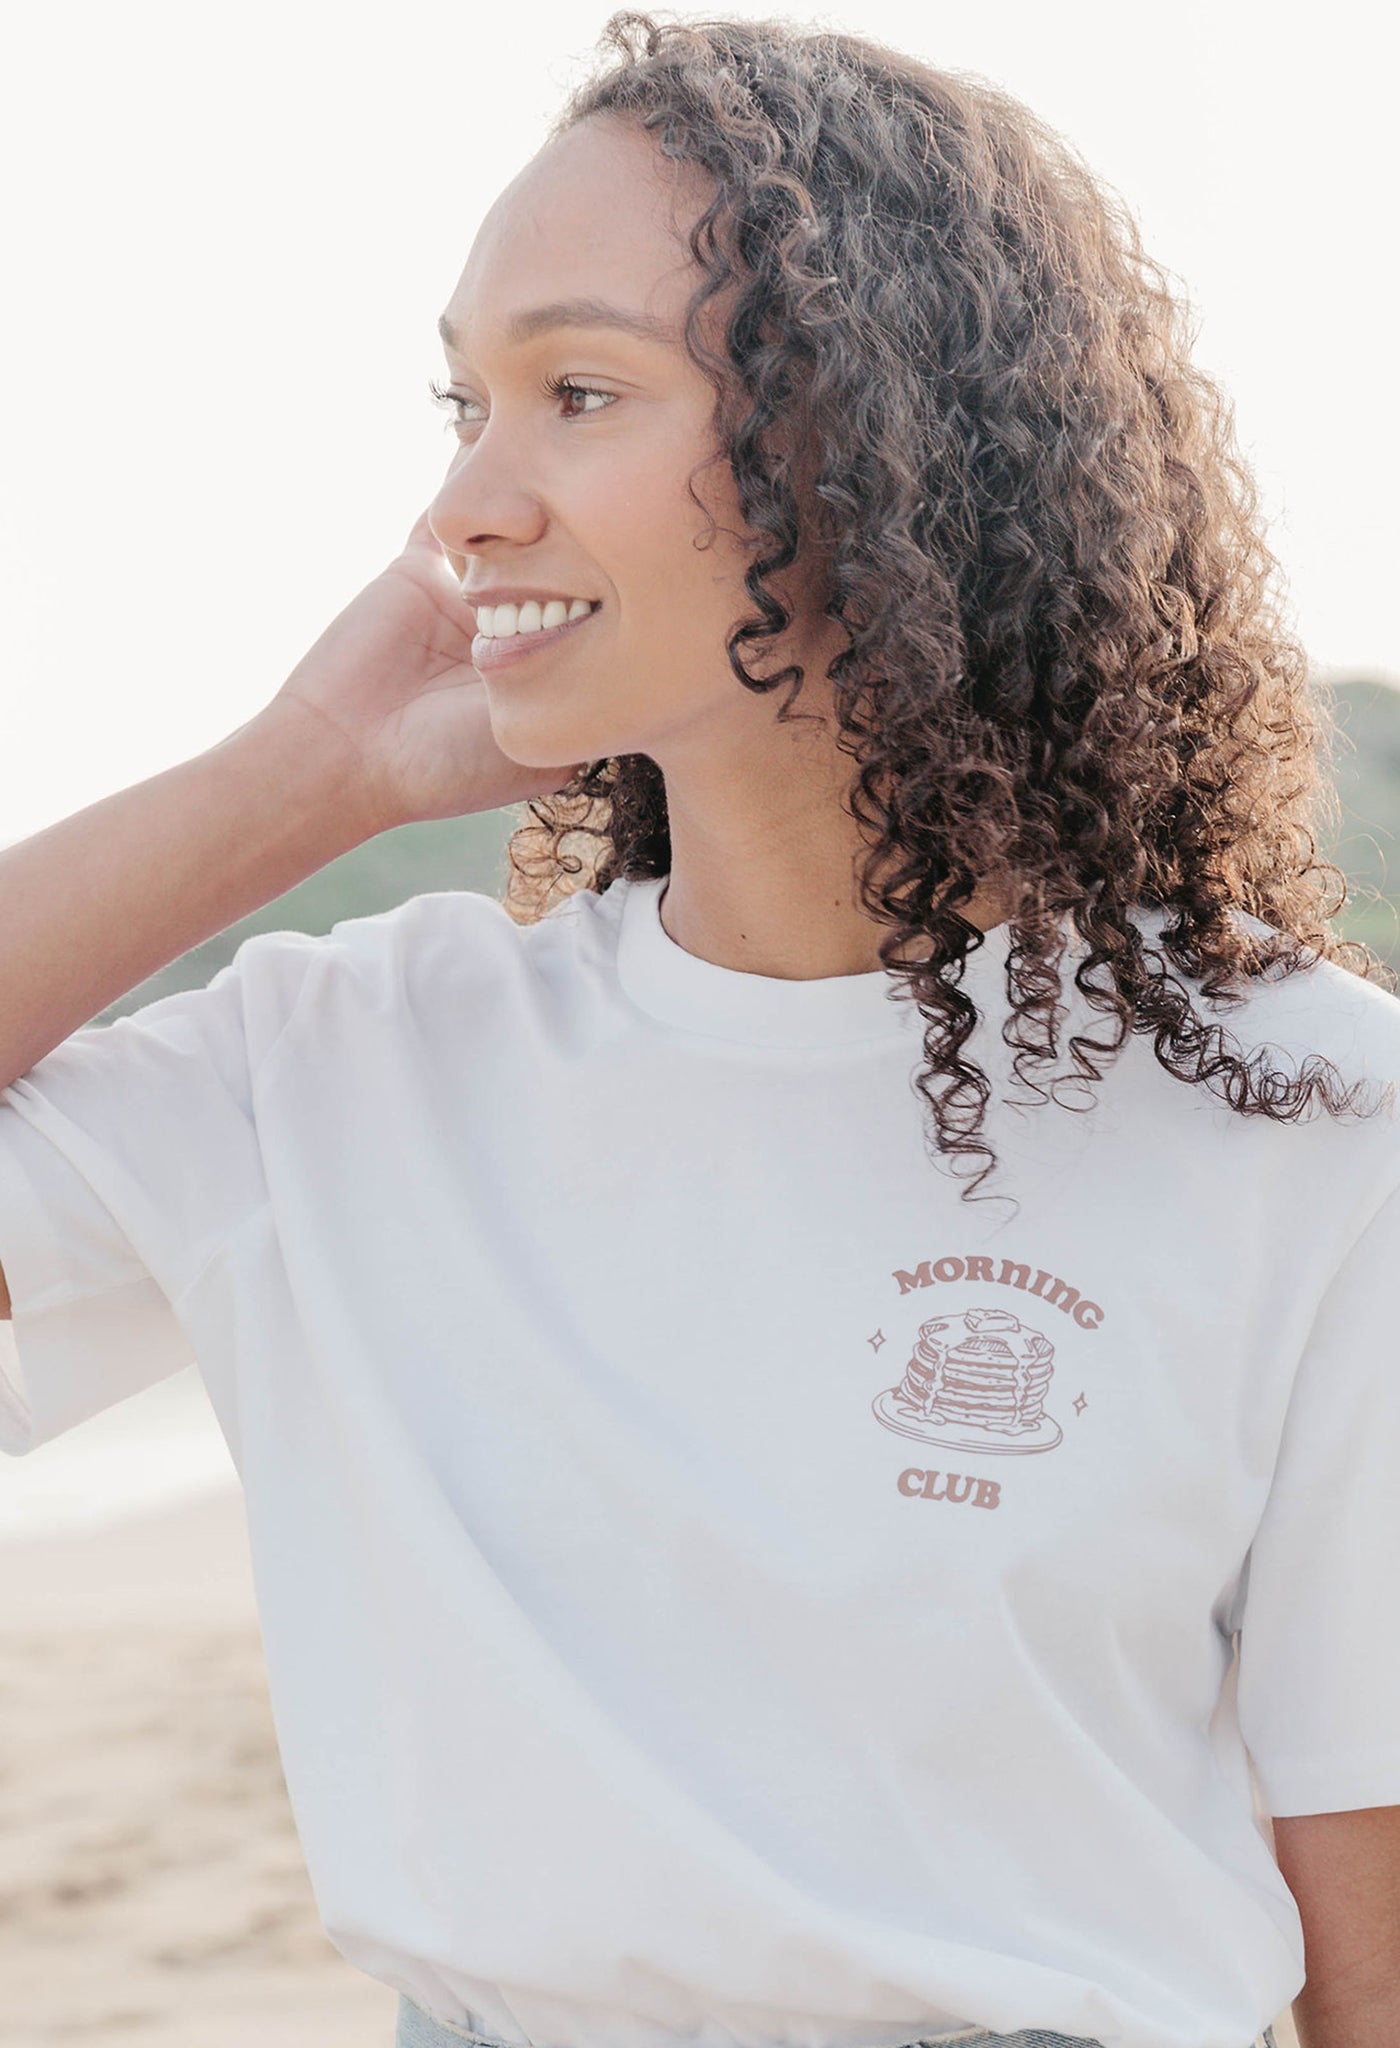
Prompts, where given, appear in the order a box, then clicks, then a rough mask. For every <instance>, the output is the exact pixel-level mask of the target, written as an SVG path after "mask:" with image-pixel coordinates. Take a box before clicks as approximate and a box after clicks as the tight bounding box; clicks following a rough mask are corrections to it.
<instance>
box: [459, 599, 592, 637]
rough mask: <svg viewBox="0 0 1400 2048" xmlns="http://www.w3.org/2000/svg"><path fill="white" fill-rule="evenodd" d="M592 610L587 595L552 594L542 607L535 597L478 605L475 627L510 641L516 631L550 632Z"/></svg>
mask: <svg viewBox="0 0 1400 2048" xmlns="http://www.w3.org/2000/svg"><path fill="white" fill-rule="evenodd" d="M592 610H593V606H592V605H591V604H590V603H589V601H588V599H587V598H586V597H573V598H562V597H551V598H548V599H547V600H546V601H545V603H544V605H543V606H541V604H540V601H539V599H538V598H535V597H532V598H528V599H527V600H526V602H525V603H524V604H521V605H515V604H482V605H478V606H477V608H476V630H477V632H478V633H480V634H481V635H482V636H483V638H485V639H487V640H510V639H513V638H514V636H515V635H516V634H517V633H539V632H546V633H547V632H549V631H550V629H551V628H552V627H554V626H563V625H567V624H568V622H569V620H570V619H582V618H586V617H587V615H588V614H589V612H591V611H592Z"/></svg>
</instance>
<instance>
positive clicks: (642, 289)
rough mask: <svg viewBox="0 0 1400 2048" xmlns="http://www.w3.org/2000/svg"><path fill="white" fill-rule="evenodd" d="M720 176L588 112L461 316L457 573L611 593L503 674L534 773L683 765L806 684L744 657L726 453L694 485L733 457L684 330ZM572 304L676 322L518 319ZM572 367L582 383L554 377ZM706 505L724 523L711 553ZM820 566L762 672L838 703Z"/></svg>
mask: <svg viewBox="0 0 1400 2048" xmlns="http://www.w3.org/2000/svg"><path fill="white" fill-rule="evenodd" d="M707 183H708V181H707V180H706V179H705V177H704V174H703V173H701V172H699V171H697V170H696V169H695V168H694V167H692V166H686V165H676V164H673V163H670V162H669V161H668V160H667V159H665V158H664V157H663V156H662V155H661V154H660V151H659V150H658V149H657V147H656V145H655V143H654V142H653V141H652V140H651V138H650V137H649V136H647V135H646V134H645V132H644V131H642V130H640V129H637V128H634V127H631V126H628V125H624V124H622V123H619V122H616V121H612V120H591V121H585V122H583V123H582V124H580V126H578V127H577V128H574V129H571V130H569V131H568V132H567V133H565V134H564V135H562V136H560V137H558V138H557V139H555V140H554V141H552V142H550V143H549V144H547V145H546V147H545V148H544V149H543V150H542V151H541V152H540V154H539V155H538V156H536V157H535V158H534V159H533V160H532V162H531V163H529V164H528V165H527V166H526V168H525V169H524V171H523V172H522V173H521V174H520V176H519V177H517V178H516V179H515V180H514V182H513V183H512V184H510V185H509V186H508V187H507V188H506V190H505V191H504V192H503V193H502V194H501V196H500V197H499V198H498V199H497V200H496V202H495V204H494V205H493V206H492V208H491V211H490V213H489V214H488V215H487V217H486V219H485V221H484V222H483V224H482V227H481V230H480V232H479V234H478V235H477V238H476V241H475V243H474V244H473V246H472V250H471V253H470V256H469V258H468V261H467V265H466V268H465V270H464V271H463V272H462V275H461V278H460V280H459V281H458V284H457V286H456V288H455V290H454V291H453V294H452V298H451V300H450V302H449V304H448V305H447V307H446V308H445V319H446V321H447V322H448V323H449V324H450V326H451V327H452V329H453V332H454V336H455V339H454V341H453V343H452V344H451V345H450V346H449V347H448V350H447V360H448V369H449V373H450V374H449V379H448V388H449V389H450V391H451V393H452V394H453V397H454V399H455V400H456V401H458V403H457V405H456V413H457V419H456V422H455V424H454V431H455V433H456V435H457V438H458V443H459V445H458V447H457V449H456V452H455V453H454V455H453V458H452V463H451V467H450V469H449V471H448V474H447V476H446V478H445V479H444V482H443V484H442V488H441V489H440V491H439V492H438V494H437V497H436V499H435V500H434V502H433V505H432V507H431V512H430V518H431V524H432V527H433V531H434V533H435V534H436V536H437V538H438V541H439V542H440V544H441V545H442V547H443V548H444V550H445V551H446V553H447V555H448V558H449V560H450V563H451V566H452V568H453V570H454V572H455V573H456V574H457V576H458V577H459V578H462V579H464V580H465V582H466V584H467V586H468V588H469V589H481V590H483V591H489V588H490V586H493V585H511V584H517V585H523V586H526V587H527V588H528V589H533V590H538V591H540V592H542V593H546V594H548V595H555V594H557V595H558V596H560V597H562V598H565V599H571V598H585V599H589V600H596V601H599V602H598V608H597V609H596V611H595V612H594V613H593V615H592V616H591V617H590V618H589V619H588V620H587V621H586V622H585V623H584V624H582V625H580V626H577V627H575V628H574V629H573V630H570V631H567V632H565V633H563V634H562V635H560V636H559V637H557V638H554V639H550V638H549V636H547V635H546V636H542V641H541V644H540V645H539V646H538V647H537V648H534V649H533V650H532V651H530V652H528V653H525V654H524V656H523V658H518V659H516V660H514V661H513V662H511V663H510V664H509V665H508V666H503V667H500V668H491V667H486V666H483V668H482V671H481V673H482V679H483V682H484V684H485V688H486V693H487V699H488V703H489V706H490V713H491V723H492V730H493V733H494V736H495V738H496V741H497V743H498V744H499V745H500V747H501V748H502V750H503V752H505V753H506V754H507V755H508V756H510V758H512V759H513V760H517V761H520V762H522V763H525V764H527V765H536V766H549V765H551V764H553V763H555V762H559V761H582V760H589V759H600V758H603V757H605V756H609V755H614V754H624V753H642V754H648V755H650V756H651V757H652V759H653V760H655V761H656V762H657V763H658V764H659V765H660V766H661V767H662V768H663V770H664V769H665V768H666V767H667V764H668V761H675V762H676V763H679V762H680V760H681V758H682V756H683V755H684V754H685V752H686V750H687V749H702V748H706V747H710V748H713V747H715V746H718V747H719V748H720V749H721V750H723V749H726V748H733V747H735V745H736V743H737V744H738V746H739V747H740V748H742V746H743V742H744V739H745V736H746V735H751V734H753V733H756V732H757V731H758V729H759V728H760V727H771V724H772V720H773V714H774V710H775V708H776V706H777V705H778V704H779V703H780V702H781V701H782V699H783V697H784V696H785V694H786V690H785V688H780V689H779V690H777V691H775V692H773V693H772V694H771V695H770V696H767V697H762V698H760V697H757V696H755V695H754V694H753V693H752V692H751V691H748V690H746V689H745V688H744V686H743V684H742V683H740V682H739V681H738V679H737V678H736V677H735V676H734V675H733V673H732V672H731V670H730V668H729V663H728V660H727V657H726V655H725V651H724V643H725V636H726V634H727V632H728V631H729V630H730V628H731V627H732V626H733V625H734V624H735V623H736V622H737V621H738V620H739V619H740V618H741V617H744V616H746V615H748V614H750V613H752V612H753V611H754V607H753V605H752V602H751V600H750V599H749V597H748V595H747V593H746V592H745V590H744V587H743V575H744V571H745V569H746V568H747V566H748V565H749V563H750V561H751V560H752V559H753V555H754V553H755V551H756V548H755V543H754V541H753V540H752V538H750V539H746V538H745V534H744V529H743V521H742V518H741V515H740V512H739V507H738V500H737V494H736V491H735V488H734V483H733V478H732V475H731V473H730V470H729V466H728V464H727V462H725V461H724V460H723V459H722V458H719V459H715V460H713V461H711V464H710V466H709V467H707V468H705V469H704V470H702V471H701V473H700V474H698V475H696V476H695V479H694V485H693V488H694V491H695V493H696V495H697V496H698V497H699V498H700V500H701V504H700V505H699V506H697V505H696V504H695V503H694V502H693V501H692V498H691V497H690V495H689V494H688V491H687V481H688V480H689V479H690V478H691V476H692V472H694V471H696V469H697V466H698V465H700V464H702V463H705V462H706V460H707V458H717V457H718V448H719V443H718V438H717V429H716V425H715V404H716V398H715V392H714V389H713V387H712V385H711V383H710V382H709V380H708V378H707V377H706V376H705V374H704V373H703V372H702V371H701V370H700V369H699V368H697V367H696V365H695V364H694V363H693V362H692V361H691V360H690V357H689V356H688V355H687V353H686V351H685V348H684V344H683V341H682V326H683V320H684V315H685V310H686V307H687V304H688V302H689V299H690V296H691V293H692V292H693V290H694V288H695V286H696V284H697V282H698V281H699V272H698V270H697V267H696V266H695V265H694V263H693V261H692V259H691V257H690V254H689V251H688V249H687V248H686V245H685V231H686V228H687V226H688V225H689V223H690V221H692V220H693V219H694V218H695V217H696V216H697V215H698V214H699V213H700V212H701V211H702V209H703V207H704V205H705V203H706V198H707ZM573 299H588V300H591V301H595V302H596V301H601V302H603V304H604V306H611V307H614V308H618V309H621V311H622V313H623V314H625V315H630V316H633V317H638V316H640V317H641V318H642V319H644V320H646V321H650V322H653V323H655V325H656V328H657V331H656V332H655V333H654V334H646V335H643V334H638V333H635V332H629V331H626V330H625V329H622V328H618V327H614V326H610V325H606V324H603V323H604V315H603V313H602V312H598V313H597V315H596V317H595V318H594V319H592V320H590V322H589V323H588V324H575V323H573V322H570V323H569V324H559V322H558V321H551V322H550V323H549V324H548V325H540V326H536V325H535V324H534V323H531V324H530V326H529V327H528V329H526V328H525V327H524V326H522V327H521V329H520V331H519V332H517V331H515V329H516V323H518V322H522V320H523V316H525V315H528V314H531V313H532V312H533V311H534V310H535V309H537V308H541V307H545V306H550V305H554V304H557V303H558V302H561V301H568V300H573ZM724 304H725V301H724V299H723V297H721V299H720V300H718V301H716V302H712V303H711V305H710V306H709V307H707V308H706V314H707V316H710V325H709V326H708V329H706V328H702V333H703V335H704V339H705V341H706V343H707V345H708V346H709V347H711V348H714V349H716V350H719V349H721V348H722V329H723V318H724V312H723V308H724ZM717 309H718V310H717ZM561 378H563V379H567V380H568V382H569V383H570V384H571V385H573V386H576V387H581V388H578V389H574V390H565V391H563V392H560V391H557V390H551V389H550V382H551V380H554V379H561ZM702 508H704V509H702ZM707 511H712V512H713V514H714V517H715V519H716V521H717V522H718V531H716V532H715V533H714V534H713V535H711V536H710V538H709V539H708V540H706V541H705V542H704V543H703V545H702V544H701V542H702V536H704V535H705V533H706V530H707V526H708V520H707V517H706V512H707ZM806 579H807V571H806V570H805V568H801V569H800V574H799V575H798V577H797V578H796V579H795V580H793V581H780V582H778V583H777V585H776V587H777V588H778V589H779V591H780V592H781V593H782V594H783V595H784V596H785V597H786V598H787V599H788V600H789V601H790V602H792V603H793V604H794V606H795V607H800V609H795V615H794V622H793V627H792V629H791V630H790V631H789V633H788V634H787V635H786V636H785V637H784V639H783V640H782V641H781V642H778V643H774V645H773V647H771V648H765V649H764V650H763V652H762V654H761V656H759V655H756V654H755V653H753V652H752V651H751V652H750V653H749V654H748V655H747V656H746V657H745V659H746V665H747V666H748V668H749V669H750V671H751V673H754V674H761V675H767V674H769V673H775V672H776V670H777V669H778V668H779V667H781V666H783V665H784V664H785V663H787V662H789V661H793V660H797V661H800V662H802V663H803V666H804V668H805V669H806V670H807V675H808V683H807V684H804V688H803V692H802V698H801V701H800V704H799V706H798V707H797V708H800V709H802V710H804V711H806V710H811V709H818V708H821V707H820V706H818V705H816V704H814V703H812V702H811V701H810V699H809V685H810V686H811V687H812V688H814V689H815V688H817V687H819V679H820V678H822V677H824V672H825V665H826V662H827V661H829V659H830V658H831V655H832V653H834V652H835V651H836V647H838V646H840V645H844V644H845V643H844V640H843V639H838V640H836V641H835V642H834V643H833V642H832V637H831V636H832V630H833V629H832V625H831V622H830V621H828V620H825V619H823V618H822V617H821V614H820V610H819V608H817V609H815V610H814V609H813V607H812V606H811V603H810V598H809V594H808V586H807V580H806ZM486 601H489V599H488V600H486ZM838 630H839V629H838ZM513 644H514V645H516V646H529V644H530V643H529V642H528V641H526V642H515V643H513Z"/></svg>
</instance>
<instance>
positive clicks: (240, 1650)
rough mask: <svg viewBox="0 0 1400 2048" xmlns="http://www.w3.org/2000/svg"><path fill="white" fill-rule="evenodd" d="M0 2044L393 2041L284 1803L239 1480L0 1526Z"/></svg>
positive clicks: (230, 2047) (352, 2047) (284, 2046)
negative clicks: (40, 1524)
mask: <svg viewBox="0 0 1400 2048" xmlns="http://www.w3.org/2000/svg"><path fill="white" fill-rule="evenodd" d="M0 1642H3V1646H4V1650H3V1659H4V1661H3V1677H2V1678H0V2048H51V2044H54V2048H56V2044H59V2043H62V2044H64V2048H75V2044H83V2043H87V2042H101V2043H103V2044H112V2048H118V2044H120V2048H128V2044H129V2048H137V2044H140V2048H146V2044H148V2043H149V2044H152V2048H154V2044H156V2043H159V2044H161V2048H176V2044H178V2048H392V2042H393V2035H394V2021H395V2016H396V2011H397V2004H398V2000H397V1995H396V1994H395V1993H394V1992H393V1991H392V1990H390V1989H389V1987H388V1986H387V1985H383V1984H379V1983H376V1982H375V1981H374V1980H373V1979H372V1978H368V1977H366V1976H364V1975H363V1974H362V1972H360V1971H359V1970H356V1969H354V1968H352V1967H351V1965H350V1964H349V1963H347V1962H346V1961H345V1959H344V1957H343V1956H341V1955H340V1954H339V1953H338V1951H337V1950H336V1949H334V1948H333V1947H332V1946H331V1944H330V1942H329V1941H328V1940H327V1938H326V1936H325V1934H324V1932H323V1930H322V1928H321V1925H320V1922H319V1920H318V1918H317V1914H316V1908H315V1905H314V1902H313V1900H312V1896H311V1888H310V1884H309V1882H308V1879H307V1876H306V1869H305V1865H304V1863H303V1861H302V1856H301V1849H300V1845H299V1843H298V1841H297V1837H296V1833H295V1830H294V1827H293V1824H292V1817H291V1809H290V1807H289V1805H288V1803H287V1794H286V1787H285V1784H284V1782H283V1778H282V1770H281V1765H280V1763H279V1760H278V1756H277V1748H276V1743H275V1740H274V1737H273V1728H272V1716H271V1711H270V1708H269V1705H268V1699H267V1686H266V1678H265V1673H264V1667H263V1657H262V1645H261V1641H260V1638H259V1635H258V1629H257V1621H256V1617H255V1611H254V1607H253V1594H252V1582H251V1577H250V1574H249V1569H248V1557H247V1536H246V1527H245V1523H244V1516H243V1504H242V1498H241V1496H240V1495H238V1494H237V1493H233V1494H224V1495H222V1496H220V1497H218V1498H216V1499H213V1500H209V1501H201V1502H199V1503H198V1504H196V1505H187V1506H182V1507H179V1508H173V1509H170V1510H168V1511H166V1512H165V1513H162V1514H159V1515H152V1516H149V1517H146V1518H144V1519H142V1520H140V1521H131V1522H124V1523H121V1524H119V1525H117V1526H116V1527H114V1528H111V1529H107V1530H103V1531H101V1532H90V1533H88V1532H85V1533H83V1534H81V1535H74V1536H62V1537H59V1536H54V1537H48V1538H44V1539H42V1540H31V1541H24V1542H13V1543H7V1544H4V1545H3V1546H0Z"/></svg>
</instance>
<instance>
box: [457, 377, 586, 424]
mask: <svg viewBox="0 0 1400 2048" xmlns="http://www.w3.org/2000/svg"><path fill="white" fill-rule="evenodd" d="M542 389H543V390H544V392H545V393H546V395H547V396H548V397H550V398H554V399H559V398H565V397H574V396H575V395H576V396H578V397H579V398H601V399H602V400H603V403H602V405H600V406H598V407H597V408H595V410H596V411H598V412H606V411H607V409H608V407H609V406H610V405H612V404H613V402H614V401H615V399H616V396H617V394H616V392H613V391H597V390H595V389H594V388H593V387H592V386H591V385H588V384H575V383H574V381H573V379H572V378H571V377H546V378H545V379H544V383H543V386H542ZM428 390H429V391H430V392H431V394H432V400H433V404H434V405H438V406H441V407H443V408H444V409H447V408H449V407H450V408H452V410H453V413H454V417H453V418H452V419H450V420H449V421H448V423H447V424H448V426H449V427H452V428H455V427H464V426H468V425H470V424H471V422H470V421H469V420H468V419H467V418H466V417H464V415H463V413H462V411H461V408H462V407H463V406H464V405H475V404H476V403H477V401H476V399H474V398H463V397H461V396H459V394H458V393H457V392H455V391H449V390H448V389H447V388H446V386H445V385H442V384H436V383H433V382H432V381H430V382H429V384H428ZM566 417H567V418H569V419H589V418H591V417H592V415H591V414H589V413H583V412H571V413H568V414H567V415H566Z"/></svg>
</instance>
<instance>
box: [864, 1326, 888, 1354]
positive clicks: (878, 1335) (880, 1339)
mask: <svg viewBox="0 0 1400 2048" xmlns="http://www.w3.org/2000/svg"><path fill="white" fill-rule="evenodd" d="M865 1341H866V1343H867V1344H868V1345H869V1346H870V1348H871V1350H872V1351H878V1350H879V1348H880V1346H881V1345H882V1344H883V1343H884V1341H885V1333H884V1331H883V1330H877V1331H876V1332H875V1335H874V1336H873V1337H867V1338H866V1340H865Z"/></svg>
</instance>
